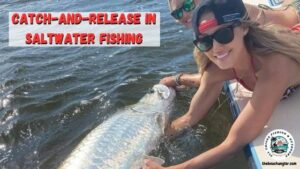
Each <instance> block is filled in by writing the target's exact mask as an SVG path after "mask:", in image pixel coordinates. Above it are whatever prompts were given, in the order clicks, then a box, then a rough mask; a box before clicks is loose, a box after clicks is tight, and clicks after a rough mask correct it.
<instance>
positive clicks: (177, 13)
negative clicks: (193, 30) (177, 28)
mask: <svg viewBox="0 0 300 169" xmlns="http://www.w3.org/2000/svg"><path fill="white" fill-rule="evenodd" d="M195 7H196V5H195V2H194V0H185V1H184V2H183V4H182V6H181V7H180V8H178V9H175V10H174V11H172V12H171V15H172V16H173V17H174V18H175V19H176V20H179V19H181V18H182V17H183V11H186V12H191V11H192V10H194V9H195Z"/></svg>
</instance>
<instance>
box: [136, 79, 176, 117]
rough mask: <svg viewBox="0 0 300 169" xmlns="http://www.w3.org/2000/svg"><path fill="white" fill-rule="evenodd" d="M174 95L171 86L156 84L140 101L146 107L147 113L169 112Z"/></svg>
mask: <svg viewBox="0 0 300 169" xmlns="http://www.w3.org/2000/svg"><path fill="white" fill-rule="evenodd" d="M175 96H176V93H175V90H174V89H173V88H171V87H167V86H165V85H162V84H156V85H154V86H153V88H152V89H151V90H150V92H149V93H148V94H146V95H145V96H144V97H143V98H142V99H141V100H140V102H141V103H143V105H144V106H143V107H144V108H146V111H147V112H149V113H151V112H153V113H158V112H162V113H170V112H171V111H172V108H173V104H174V99H175ZM167 115H169V114H167Z"/></svg>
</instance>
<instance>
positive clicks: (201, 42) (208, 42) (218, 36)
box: [193, 22, 240, 52]
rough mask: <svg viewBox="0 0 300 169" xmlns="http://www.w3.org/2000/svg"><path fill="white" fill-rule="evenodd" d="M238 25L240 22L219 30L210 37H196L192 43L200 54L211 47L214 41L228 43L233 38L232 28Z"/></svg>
mask: <svg viewBox="0 0 300 169" xmlns="http://www.w3.org/2000/svg"><path fill="white" fill-rule="evenodd" d="M239 25H240V22H236V23H234V24H231V25H229V26H227V27H223V28H220V29H218V30H217V31H216V32H215V33H213V34H212V35H206V36H204V37H197V38H196V40H194V41H193V43H194V45H195V46H196V47H197V48H198V49H199V50H200V51H201V52H207V51H209V50H210V49H211V48H212V47H213V41H214V39H215V40H216V41H217V42H219V43H221V44H227V43H230V42H231V41H232V40H233V38H234V33H233V28H235V27H237V26H239Z"/></svg>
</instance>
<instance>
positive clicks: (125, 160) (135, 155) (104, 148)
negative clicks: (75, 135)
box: [59, 84, 176, 169]
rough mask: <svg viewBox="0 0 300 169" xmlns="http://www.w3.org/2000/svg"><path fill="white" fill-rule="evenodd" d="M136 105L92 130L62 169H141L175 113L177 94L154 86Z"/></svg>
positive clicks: (161, 86)
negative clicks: (170, 116)
mask: <svg viewBox="0 0 300 169" xmlns="http://www.w3.org/2000/svg"><path fill="white" fill-rule="evenodd" d="M152 89H153V91H152V92H151V93H148V94H146V95H145V96H144V97H143V98H142V99H141V100H140V101H139V102H138V103H137V104H134V105H132V106H130V107H127V108H125V109H123V110H120V111H119V112H117V113H116V114H115V115H113V116H112V117H111V118H109V119H107V120H106V121H104V122H103V123H102V124H100V125H99V126H98V127H96V128H95V129H94V130H92V131H91V132H90V133H89V134H88V135H87V136H86V137H85V138H84V139H83V140H82V141H81V142H80V143H79V145H78V146H77V147H76V148H75V149H74V150H73V152H72V153H71V155H69V156H68V158H67V159H66V160H65V161H64V162H63V163H62V165H61V166H60V167H59V168H60V169H139V168H141V164H142V160H143V155H144V154H147V153H149V152H150V150H152V149H153V148H154V146H155V145H156V143H157V141H158V140H159V137H160V136H161V135H162V134H163V133H162V131H163V127H165V124H166V123H167V120H168V117H169V115H170V113H171V111H172V107H173V106H172V105H173V101H174V98H175V96H176V93H175V91H174V89H172V88H168V87H166V86H164V85H160V84H158V85H155V86H154V87H153V88H152Z"/></svg>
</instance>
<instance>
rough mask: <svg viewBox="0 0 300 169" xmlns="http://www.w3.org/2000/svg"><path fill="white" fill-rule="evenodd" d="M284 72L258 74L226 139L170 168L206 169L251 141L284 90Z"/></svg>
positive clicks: (265, 122)
mask: <svg viewBox="0 0 300 169" xmlns="http://www.w3.org/2000/svg"><path fill="white" fill-rule="evenodd" d="M271 65H274V64H271ZM267 69H268V68H267ZM287 70H288V69H287V68H286V67H285V69H282V68H280V66H279V67H277V68H270V69H268V70H266V71H263V72H261V74H260V75H259V76H260V77H259V80H258V81H257V82H256V85H255V89H254V92H253V96H252V98H251V99H250V101H249V102H248V103H247V104H246V106H245V108H244V109H243V110H242V112H241V113H240V115H239V116H238V118H237V119H236V121H235V122H234V124H233V126H232V127H231V129H230V132H229V134H228V136H227V138H226V139H225V140H224V141H223V142H222V143H221V144H220V145H218V146H217V147H215V148H213V149H211V150H209V151H207V152H205V153H203V154H201V155H199V156H197V157H195V158H193V159H191V160H189V161H186V162H184V163H182V164H179V165H176V166H172V167H170V169H171V168H172V169H185V168H188V169H193V168H197V169H202V168H210V167H212V166H213V165H215V164H216V163H218V162H220V161H222V160H224V159H226V158H227V157H230V156H231V155H233V153H235V152H236V151H238V150H240V149H241V148H242V147H244V146H245V145H246V144H248V143H249V142H251V141H252V140H254V139H255V138H256V137H257V136H258V135H259V133H260V132H261V131H262V130H263V128H264V126H265V125H266V124H267V122H268V120H269V119H270V117H271V115H272V113H273V111H274V109H275V107H276V106H277V105H278V103H279V102H280V100H281V98H282V95H283V93H284V91H285V89H286V88H287V87H288V81H289V80H288V76H286V74H287V73H288V71H287Z"/></svg>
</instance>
